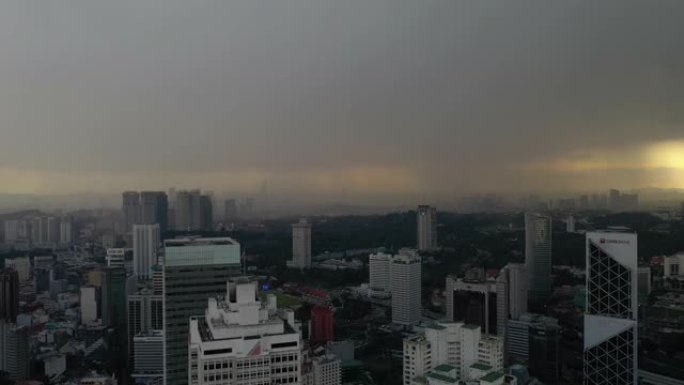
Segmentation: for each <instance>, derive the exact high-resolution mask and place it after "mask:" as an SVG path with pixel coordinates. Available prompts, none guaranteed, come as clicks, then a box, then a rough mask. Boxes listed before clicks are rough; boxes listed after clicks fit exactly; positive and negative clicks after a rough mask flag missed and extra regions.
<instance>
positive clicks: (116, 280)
mask: <svg viewBox="0 0 684 385" xmlns="http://www.w3.org/2000/svg"><path fill="white" fill-rule="evenodd" d="M101 302H102V304H101V305H102V306H101V308H102V324H103V325H104V326H107V327H109V328H112V329H113V343H112V346H111V354H112V356H113V357H116V358H117V360H118V361H119V362H123V361H124V358H125V354H126V350H127V348H126V344H127V339H126V271H125V270H124V269H123V268H122V267H106V268H104V269H103V271H102V299H101Z"/></svg>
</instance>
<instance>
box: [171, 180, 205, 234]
mask: <svg viewBox="0 0 684 385" xmlns="http://www.w3.org/2000/svg"><path fill="white" fill-rule="evenodd" d="M203 197H204V198H203ZM212 207H213V206H212V203H211V198H210V197H209V196H208V195H202V194H201V192H200V190H191V191H185V190H183V191H179V192H178V194H177V196H176V208H175V217H176V220H175V226H176V230H179V231H197V230H210V229H211V226H212V222H213V216H212V212H213V211H212V210H213V208H212Z"/></svg>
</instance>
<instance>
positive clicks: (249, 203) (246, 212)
mask: <svg viewBox="0 0 684 385" xmlns="http://www.w3.org/2000/svg"><path fill="white" fill-rule="evenodd" d="M253 211H254V198H247V199H245V200H244V201H242V204H241V205H240V212H239V214H240V217H241V218H244V219H250V218H252V215H253V214H254V213H253Z"/></svg>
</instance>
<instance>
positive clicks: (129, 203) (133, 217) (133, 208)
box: [122, 191, 140, 234]
mask: <svg viewBox="0 0 684 385" xmlns="http://www.w3.org/2000/svg"><path fill="white" fill-rule="evenodd" d="M122 197H123V206H122V211H123V218H124V234H128V233H130V232H131V231H133V225H135V224H138V223H140V194H139V193H138V192H137V191H126V192H124V193H123V196H122Z"/></svg>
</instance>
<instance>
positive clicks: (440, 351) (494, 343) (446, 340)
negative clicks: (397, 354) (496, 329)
mask: <svg viewBox="0 0 684 385" xmlns="http://www.w3.org/2000/svg"><path fill="white" fill-rule="evenodd" d="M445 367H449V370H448V371H450V372H451V371H453V373H452V374H451V375H450V376H449V377H451V378H452V381H447V383H459V382H458V381H461V380H462V381H470V380H476V379H479V378H480V377H481V376H482V375H483V374H488V373H491V372H499V371H501V370H502V369H503V342H502V340H501V339H500V338H497V337H486V336H483V335H482V333H481V330H480V328H479V327H478V326H474V325H468V324H464V323H460V322H446V323H435V324H433V325H428V326H427V327H426V328H425V331H424V333H423V334H418V335H415V336H411V337H408V338H406V339H404V362H403V370H404V376H403V383H404V384H405V385H413V384H415V383H433V382H428V381H427V379H430V378H433V379H434V378H439V376H435V374H437V373H435V371H437V372H439V371H441V370H440V369H444V368H445ZM478 372H484V373H478ZM421 381H423V382H421Z"/></svg>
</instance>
